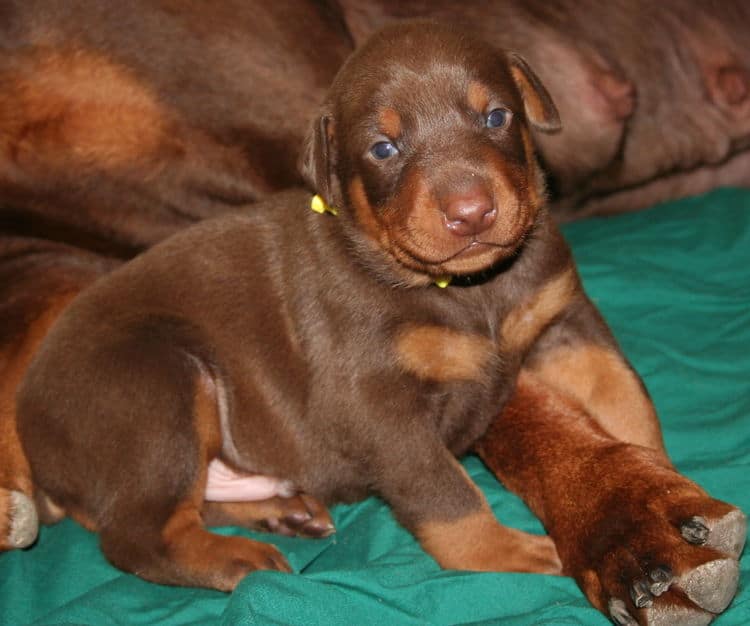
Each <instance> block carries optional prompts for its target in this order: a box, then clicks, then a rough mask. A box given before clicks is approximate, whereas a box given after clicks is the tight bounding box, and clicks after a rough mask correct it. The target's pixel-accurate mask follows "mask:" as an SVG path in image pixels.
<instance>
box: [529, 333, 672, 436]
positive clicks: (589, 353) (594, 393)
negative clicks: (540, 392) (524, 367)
mask: <svg viewBox="0 0 750 626" xmlns="http://www.w3.org/2000/svg"><path fill="white" fill-rule="evenodd" d="M531 371H532V372H534V373H535V374H536V375H537V376H539V378H541V379H542V380H543V381H544V382H545V383H546V384H548V385H549V386H550V387H552V388H553V389H555V390H557V391H559V392H562V393H564V394H567V395H569V396H571V397H573V398H575V399H576V400H577V401H578V402H579V403H580V404H581V405H582V406H583V407H584V409H585V410H586V411H587V412H588V413H589V414H590V415H592V416H593V417H594V418H595V419H596V421H597V422H598V423H599V424H600V425H601V426H602V427H603V428H604V429H605V430H606V431H607V432H608V433H610V434H611V435H612V436H614V437H616V438H617V439H619V440H621V441H625V442H627V443H635V444H638V445H642V446H646V447H648V448H654V449H657V450H663V442H662V437H661V430H660V429H659V424H658V421H657V418H656V412H655V410H654V406H653V404H652V403H651V399H650V398H649V397H648V394H647V393H646V391H645V389H644V387H643V385H642V383H641V381H640V379H639V378H638V376H637V375H636V374H635V373H634V372H633V370H632V369H631V368H630V367H629V366H628V364H627V363H626V362H625V360H624V359H623V358H622V356H621V355H620V354H618V353H617V352H616V351H614V350H612V349H610V348H607V347H604V346H597V345H593V344H581V345H577V346H567V345H566V346H560V347H558V348H554V349H552V350H550V351H549V352H546V353H545V354H544V355H543V356H542V357H541V358H540V359H539V360H538V363H535V364H534V365H533V367H532V368H531Z"/></svg>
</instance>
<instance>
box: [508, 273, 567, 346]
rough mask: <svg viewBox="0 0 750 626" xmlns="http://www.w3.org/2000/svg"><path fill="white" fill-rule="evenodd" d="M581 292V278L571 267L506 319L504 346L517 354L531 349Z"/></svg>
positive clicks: (525, 301)
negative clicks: (517, 351) (535, 341)
mask: <svg viewBox="0 0 750 626" xmlns="http://www.w3.org/2000/svg"><path fill="white" fill-rule="evenodd" d="M579 289H580V286H579V281H578V275H577V274H576V271H575V268H573V267H572V266H570V267H568V268H567V269H565V270H563V271H562V272H560V273H559V274H558V275H557V276H555V277H554V278H552V279H550V280H549V281H548V282H547V283H546V284H545V285H544V286H542V288H541V289H539V290H538V291H537V292H536V293H534V294H532V295H531V296H530V297H529V298H527V299H526V300H524V301H522V302H521V303H520V304H519V305H518V306H516V308H515V309H513V310H512V311H511V312H510V313H509V314H508V315H507V317H506V318H505V319H504V320H503V323H502V328H501V331H500V336H501V341H502V345H503V347H504V348H505V349H510V350H514V351H515V350H526V349H528V348H529V346H531V344H532V343H533V342H534V340H536V338H537V337H539V335H540V334H541V333H542V332H543V331H544V329H545V328H546V327H547V326H548V325H549V324H550V323H551V322H552V321H553V320H554V319H555V318H556V317H557V316H558V315H560V313H562V312H563V311H564V310H565V308H566V307H567V306H568V304H569V303H570V301H571V299H572V298H573V296H574V295H575V294H576V293H577V292H578V290H579Z"/></svg>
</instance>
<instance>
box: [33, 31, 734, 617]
mask: <svg viewBox="0 0 750 626" xmlns="http://www.w3.org/2000/svg"><path fill="white" fill-rule="evenodd" d="M527 123H528V124H529V125H531V126H533V127H535V128H536V129H538V130H539V131H543V132H544V131H546V132H549V131H554V130H555V129H556V128H557V127H558V126H559V120H558V118H557V113H556V110H555V108H554V106H553V104H552V102H551V100H550V99H549V97H548V95H547V94H546V91H545V90H544V88H543V87H542V86H541V84H540V83H539V81H538V79H537V78H536V76H535V75H534V74H533V72H531V70H530V69H529V68H528V66H527V65H526V64H525V62H524V61H523V59H521V58H520V57H518V56H516V55H513V54H509V55H505V54H502V53H499V52H497V51H496V50H494V49H493V48H491V47H489V46H487V45H486V44H484V43H481V42H478V41H476V40H473V39H472V38H470V37H468V36H465V35H462V34H457V33H456V32H455V30H453V29H448V28H444V27H439V26H437V25H434V24H428V23H417V24H415V25H404V26H401V27H394V28H391V29H388V30H385V31H384V32H383V33H381V34H380V35H377V36H376V37H375V38H374V39H373V40H372V41H371V42H370V43H369V44H367V45H366V46H365V47H364V48H362V49H361V50H360V51H359V52H358V53H356V54H355V55H354V56H353V57H352V59H351V60H350V61H349V62H348V63H347V64H346V65H345V67H344V68H343V70H342V71H341V72H340V74H339V75H338V77H337V79H336V81H335V82H334V86H333V88H332V91H331V95H330V96H329V99H328V100H327V102H326V104H325V105H324V107H323V112H322V115H321V117H320V118H319V120H318V121H317V122H316V124H315V125H314V127H313V132H312V133H311V136H310V140H309V143H308V145H307V149H306V152H305V159H304V163H303V172H304V174H305V176H306V179H307V180H308V181H309V182H310V183H311V185H312V186H313V187H314V188H315V189H316V190H317V191H318V192H319V193H320V194H321V195H322V196H323V197H324V199H325V200H326V201H327V202H328V204H329V205H330V206H332V207H335V208H336V209H337V211H338V215H337V216H336V217H334V216H330V215H315V214H312V213H310V212H309V209H308V208H307V201H308V199H309V196H307V195H305V194H302V193H297V192H295V193H290V194H288V195H282V196H280V197H279V198H278V199H276V200H273V201H269V202H267V203H266V204H264V205H262V206H259V207H257V210H256V211H254V212H253V213H252V214H251V215H248V216H242V217H234V218H224V219H222V220H220V221H208V222H206V223H204V224H202V225H200V226H197V227H195V228H194V229H192V230H189V231H186V232H185V233H182V234H178V235H176V236H175V237H174V238H172V239H170V240H168V241H166V242H164V243H163V244H161V245H159V246H158V247H156V248H154V249H153V250H151V251H149V252H147V253H145V254H144V255H143V256H141V257H139V258H137V259H136V260H135V261H133V262H131V263H130V264H129V265H127V266H125V267H123V268H121V269H120V270H117V271H115V272H114V273H112V274H110V275H109V276H108V277H106V278H104V279H103V280H101V281H100V282H98V283H97V284H96V285H94V286H93V287H92V288H90V289H89V290H88V291H87V292H86V293H84V294H83V295H82V296H80V297H79V298H78V299H77V300H76V301H75V303H74V304H73V305H71V306H70V307H69V308H68V309H67V311H66V312H65V313H64V314H63V317H62V318H61V319H60V321H59V323H58V324H57V325H56V326H55V328H54V330H53V331H52V333H51V334H50V335H49V337H48V339H47V340H46V341H45V342H44V344H43V347H42V348H41V349H40V351H39V353H38V356H37V357H36V358H35V360H34V363H33V364H32V366H31V368H30V370H29V374H28V376H27V378H26V381H25V383H24V386H23V388H22V391H21V393H20V396H19V431H20V434H21V436H22V439H23V442H24V446H25V448H26V450H27V452H28V456H29V459H30V462H31V465H32V469H33V477H34V481H35V484H36V485H37V487H38V489H39V492H40V496H41V494H43V495H44V497H41V498H40V499H41V500H44V501H46V508H47V509H48V511H51V512H52V511H57V512H60V509H62V511H64V512H66V513H68V514H70V515H73V516H75V517H76V518H77V519H79V520H80V521H82V522H83V523H85V524H87V525H89V526H90V527H92V528H96V529H97V530H99V532H100V533H101V536H102V546H103V549H104V551H105V553H106V554H107V555H108V556H109V558H110V559H112V560H113V561H114V562H115V563H116V564H118V565H120V566H121V567H124V568H126V569H129V570H132V571H136V572H138V573H139V574H141V575H142V576H145V577H147V578H150V579H152V580H158V581H163V582H171V583H178V584H199V585H205V586H211V587H216V588H220V589H231V588H233V587H234V585H236V584H237V582H238V580H239V579H240V578H241V577H242V576H243V575H244V574H245V573H247V572H248V571H251V570H252V569H256V568H265V567H274V568H278V569H285V568H286V564H285V562H284V560H283V558H282V557H280V555H279V554H278V553H277V552H276V551H275V550H274V549H273V548H270V547H268V546H267V545H265V544H260V543H257V542H250V541H249V540H244V539H238V538H228V537H219V536H215V535H211V534H210V533H207V531H205V530H204V529H203V520H202V519H201V512H202V508H203V489H204V487H205V480H206V468H207V466H208V463H209V462H210V460H211V459H212V458H222V459H224V460H225V461H227V462H228V463H231V464H232V465H234V466H236V467H238V468H240V469H242V470H244V471H249V472H262V473H269V474H272V475H274V476H277V477H279V478H282V479H284V480H288V481H292V483H293V484H294V485H295V486H296V487H297V488H301V489H304V490H306V491H309V492H310V493H312V494H314V495H316V496H318V497H320V498H322V499H324V500H326V501H335V500H340V499H345V500H348V499H352V498H355V497H360V496H361V495H363V494H364V493H367V492H368V491H369V490H374V491H376V492H378V493H380V494H382V495H383V496H384V497H385V499H386V500H387V501H388V502H389V503H390V504H391V505H392V507H393V509H394V511H395V513H396V515H397V517H398V518H399V519H400V520H401V521H402V523H404V524H405V525H406V526H407V527H408V528H409V529H410V530H412V532H414V533H415V535H416V536H417V537H418V538H419V540H420V541H421V543H422V545H423V546H424V547H425V549H426V550H427V551H428V552H430V553H431V554H432V555H433V556H435V558H436V559H437V560H438V561H439V562H440V563H441V564H443V565H444V566H448V567H458V568H466V569H484V570H498V571H507V570H510V571H539V572H548V573H552V572H557V571H560V563H559V561H558V560H557V553H556V551H555V548H554V547H553V545H552V544H551V542H549V540H548V539H546V538H539V537H532V536H529V535H525V534H523V533H519V532H518V531H514V530H511V529H508V528H505V527H503V526H501V525H500V524H498V523H497V521H495V519H494V517H493V516H492V514H491V513H490V511H489V507H488V506H487V504H486V502H485V501H484V498H483V497H482V495H481V494H480V493H479V492H478V490H477V489H476V488H475V486H474V485H473V484H472V483H471V481H470V480H469V479H468V477H467V476H466V474H465V473H464V472H463V471H462V469H461V468H460V466H459V465H458V464H457V463H456V460H455V457H454V454H458V453H462V452H464V451H466V450H467V449H468V448H469V447H470V446H472V445H474V444H475V443H476V442H477V440H478V438H479V437H480V436H481V435H482V433H483V432H484V431H485V429H486V428H487V426H488V425H489V424H490V422H491V421H492V418H493V417H494V415H495V412H496V410H497V408H498V407H499V406H502V405H505V412H504V414H503V416H502V417H501V418H500V419H499V420H497V421H496V422H495V424H494V426H493V427H492V429H491V431H490V434H489V435H488V437H487V438H485V439H484V440H482V441H480V442H479V443H478V449H479V451H480V453H481V454H482V456H483V458H484V459H485V460H486V461H487V462H488V464H489V465H490V466H491V467H492V468H493V469H494V470H495V471H496V472H497V473H498V474H499V475H500V476H501V477H503V479H504V480H506V481H507V483H508V484H509V485H511V487H512V488H514V489H515V490H517V491H518V492H519V493H521V494H522V495H523V497H524V498H525V500H526V501H527V502H528V503H529V505H530V506H531V507H532V508H533V509H534V510H535V511H536V512H537V513H538V514H539V515H540V517H541V518H542V519H543V521H544V522H545V524H547V526H548V528H549V529H550V533H551V535H552V538H553V539H554V541H555V544H556V546H557V550H558V551H559V553H560V556H561V557H562V568H563V571H565V572H566V573H568V574H571V575H573V576H575V577H576V578H577V579H578V581H579V583H580V584H581V586H582V587H583V589H584V591H585V592H586V593H587V595H588V596H589V598H590V599H591V600H592V602H594V604H595V605H596V606H598V607H599V608H601V609H603V610H609V612H610V613H611V614H612V616H613V617H614V618H615V619H616V620H618V621H619V623H622V624H625V623H632V621H633V620H634V619H638V620H640V621H641V622H642V623H666V622H665V620H667V621H669V623H673V624H688V623H691V624H692V623H697V622H696V620H698V621H701V620H702V621H703V622H706V621H710V619H711V615H712V614H714V613H717V612H720V611H722V610H723V609H724V608H725V607H726V606H727V604H728V603H729V601H730V600H731V598H732V596H733V594H734V590H735V589H736V584H737V572H738V566H737V560H736V559H737V557H738V555H739V552H740V551H741V549H742V545H743V543H744V533H745V525H744V517H743V515H742V514H741V513H740V512H739V511H737V510H736V509H734V508H733V507H731V506H729V505H727V504H724V503H721V502H718V501H715V500H712V499H711V498H709V497H708V496H707V495H706V494H705V493H704V492H703V491H702V490H701V489H700V488H699V487H697V486H696V485H694V484H693V483H691V482H690V481H688V480H687V479H685V478H683V477H681V476H680V475H679V474H678V473H676V472H675V470H674V469H673V468H672V467H671V465H670V463H669V461H668V459H667V457H666V454H665V452H664V448H663V444H662V441H661V434H660V430H659V427H658V423H657V421H656V417H655V414H654V411H653V407H652V405H651V403H650V401H649V399H648V397H647V395H646V393H645V391H644V390H643V387H642V385H641V383H640V381H639V380H638V378H637V376H636V375H635V374H634V372H633V371H632V369H631V368H630V367H629V366H628V364H627V362H626V361H625V359H624V358H623V357H622V355H621V354H620V352H619V350H618V348H617V346H616V345H615V343H614V341H613V340H612V338H611V335H610V334H609V331H608V330H607V328H606V326H605V324H604V323H603V322H602V320H601V318H600V316H599V315H598V313H597V312H596V310H595V309H594V308H593V306H592V305H591V303H590V302H589V301H588V299H587V298H586V297H585V295H584V294H583V293H582V291H581V288H580V285H579V283H578V279H577V276H576V273H575V269H574V267H573V265H572V261H571V258H570V255H569V253H568V251H567V248H566V246H565V244H564V242H563V241H562V239H561V238H560V236H559V234H558V233H557V231H556V229H555V227H554V226H553V225H552V223H551V221H550V217H549V215H548V213H547V211H546V210H545V208H544V191H543V188H542V183H541V180H542V178H541V173H540V170H539V168H538V165H537V164H536V160H535V157H534V151H533V147H532V143H531V140H530V132H529V128H528V125H527ZM447 277H451V278H452V283H451V284H450V285H449V286H448V287H447V288H444V289H440V288H439V287H438V286H436V285H434V284H433V282H435V281H437V282H440V283H441V284H444V281H446V280H447ZM514 389H517V390H516V391H515V392H514ZM63 458H64V459H65V462H64V463H63ZM530 459H533V461H532V463H531V464H530V463H529V460H530ZM63 467H64V468H65V469H61V468H63ZM623 476H625V477H629V478H633V480H632V481H631V480H628V479H626V481H625V484H623V483H622V482H621V481H622V480H623ZM615 486H617V490H618V491H617V492H618V493H622V492H627V494H628V497H627V498H626V499H625V500H624V501H622V502H619V503H618V507H617V508H613V507H612V506H611V501H610V499H611V494H612V493H613V490H614V488H615ZM654 494H658V496H656V497H654ZM219 513H220V514H221V513H224V514H226V515H228V516H229V517H231V516H232V515H231V514H232V513H233V514H234V521H236V522H245V523H255V522H257V521H258V518H257V516H255V513H254V510H253V509H252V507H250V508H249V509H245V510H244V513H243V509H242V508H240V509H239V510H237V509H234V510H233V511H226V510H225V511H219ZM613 517H614V518H616V522H617V523H611V522H612V518H613ZM592 533H596V534H597V541H594V542H591V541H590V537H591V535H592Z"/></svg>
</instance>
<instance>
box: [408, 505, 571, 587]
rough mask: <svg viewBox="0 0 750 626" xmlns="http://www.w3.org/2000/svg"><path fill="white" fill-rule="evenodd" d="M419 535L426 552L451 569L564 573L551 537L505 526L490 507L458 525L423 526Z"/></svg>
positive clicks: (418, 531)
mask: <svg viewBox="0 0 750 626" xmlns="http://www.w3.org/2000/svg"><path fill="white" fill-rule="evenodd" d="M416 535H417V537H418V539H419V541H420V543H421V544H422V546H423V547H424V549H425V550H426V551H427V552H428V553H429V554H431V555H432V556H433V558H434V559H435V560H436V561H437V562H438V563H439V564H440V565H441V567H444V568H448V569H460V570H471V571H478V572H537V573H545V574H560V573H561V571H562V564H561V563H560V559H559V557H558V556H557V552H556V550H555V547H554V543H553V542H552V540H551V539H550V538H549V537H545V536H538V535H530V534H527V533H523V532H520V531H518V530H514V529H512V528H507V527H505V526H503V525H502V524H500V523H499V522H498V521H497V520H496V519H495V516H494V515H493V514H492V511H491V510H490V509H489V506H487V504H486V503H484V506H483V507H482V509H481V510H480V511H476V512H473V513H470V514H468V515H466V516H464V517H461V518H460V519H457V520H454V521H450V522H444V521H432V522H427V523H425V524H422V525H420V526H419V527H418V529H417V532H416Z"/></svg>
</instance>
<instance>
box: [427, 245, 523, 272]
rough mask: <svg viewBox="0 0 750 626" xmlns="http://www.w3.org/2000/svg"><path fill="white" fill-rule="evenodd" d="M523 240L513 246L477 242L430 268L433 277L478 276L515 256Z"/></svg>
mask: <svg viewBox="0 0 750 626" xmlns="http://www.w3.org/2000/svg"><path fill="white" fill-rule="evenodd" d="M521 241H522V240H521V239H519V240H518V241H517V242H515V243H514V244H512V245H502V246H498V245H493V244H490V243H482V242H475V243H472V244H470V245H468V246H467V247H465V248H464V249H463V250H461V251H460V252H459V253H458V254H455V255H454V256H452V257H450V258H448V259H446V260H444V261H442V262H440V263H437V264H434V265H433V266H432V267H430V268H428V271H429V273H430V274H432V275H433V276H445V275H451V276H464V275H470V274H478V273H480V272H484V271H486V270H489V269H490V268H492V267H494V266H495V265H497V264H498V263H500V262H501V261H504V260H505V259H507V258H509V257H511V256H513V255H514V254H515V253H516V251H517V250H518V248H519V246H520V245H521Z"/></svg>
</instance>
